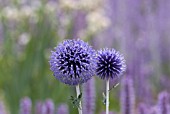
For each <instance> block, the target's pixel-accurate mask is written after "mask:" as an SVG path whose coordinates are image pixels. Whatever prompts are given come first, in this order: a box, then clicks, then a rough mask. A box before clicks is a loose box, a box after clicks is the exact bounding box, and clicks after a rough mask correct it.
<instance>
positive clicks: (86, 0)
mask: <svg viewBox="0 0 170 114" xmlns="http://www.w3.org/2000/svg"><path fill="white" fill-rule="evenodd" d="M102 4H103V0H80V1H79V7H80V8H82V9H84V10H87V11H89V10H90V11H91V10H94V9H98V8H100V7H101V6H102Z"/></svg>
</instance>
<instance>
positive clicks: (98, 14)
mask: <svg viewBox="0 0 170 114" xmlns="http://www.w3.org/2000/svg"><path fill="white" fill-rule="evenodd" d="M86 20H87V24H88V26H87V30H88V31H89V32H91V33H96V32H100V31H101V30H103V29H105V28H107V27H108V26H109V25H110V20H109V18H108V17H106V16H104V14H103V11H102V10H97V11H94V12H91V13H89V14H88V15H87V18H86Z"/></svg>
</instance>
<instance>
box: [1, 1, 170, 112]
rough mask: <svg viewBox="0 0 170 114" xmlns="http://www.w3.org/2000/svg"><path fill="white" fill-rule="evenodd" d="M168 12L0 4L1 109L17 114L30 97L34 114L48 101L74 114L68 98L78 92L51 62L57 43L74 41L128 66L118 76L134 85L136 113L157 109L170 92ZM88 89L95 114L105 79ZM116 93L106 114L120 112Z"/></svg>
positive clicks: (109, 4) (128, 5)
mask: <svg viewBox="0 0 170 114" xmlns="http://www.w3.org/2000/svg"><path fill="white" fill-rule="evenodd" d="M169 12H170V0H0V102H1V105H2V104H3V108H5V109H3V110H6V113H8V114H18V113H19V110H20V100H21V99H22V98H23V97H25V96H27V97H29V98H30V99H31V101H32V113H33V112H34V110H35V108H34V107H35V105H36V102H37V101H42V102H44V101H45V100H46V99H52V101H53V102H54V104H55V108H57V107H58V106H60V104H62V103H65V104H67V105H68V107H69V114H76V113H77V109H75V108H73V106H72V104H71V102H70V100H69V98H70V96H74V95H75V88H74V87H72V86H68V85H64V84H63V83H61V82H59V81H58V80H56V79H55V78H54V76H53V74H52V72H51V71H50V68H49V63H48V61H49V57H50V51H51V50H53V48H54V47H55V46H57V44H58V43H59V42H62V41H63V40H65V39H77V38H80V39H82V40H84V41H87V42H88V43H89V44H91V45H92V46H93V48H94V49H100V48H104V47H108V48H115V49H116V50H119V51H120V53H122V54H123V55H124V56H125V59H126V63H127V71H126V73H125V74H124V75H123V77H124V78H130V79H132V80H133V85H134V89H135V91H134V93H135V96H136V97H135V104H134V105H135V108H136V109H135V110H136V111H135V114H136V112H137V107H138V104H140V103H141V102H144V103H145V104H147V105H148V106H154V105H155V104H157V98H158V94H159V93H160V92H162V91H164V90H166V91H168V92H170V89H169V88H170V51H169V49H170V48H169V47H170V13H169ZM115 82H116V81H113V83H115ZM113 83H112V85H113ZM112 85H111V86H112ZM92 88H93V89H95V90H93V91H94V93H95V94H94V95H93V96H94V98H95V106H94V107H95V108H94V109H95V114H100V113H101V112H102V111H104V110H105V106H104V105H103V103H102V92H104V91H105V89H104V88H105V84H104V81H102V80H100V79H99V78H97V77H95V84H94V85H93V86H92ZM120 91H121V86H118V87H117V88H115V89H113V90H112V91H111V92H110V110H111V111H113V112H117V113H120V112H121V102H122V101H121V100H120V96H121V95H120V94H121V92H120ZM131 97H134V96H131ZM1 109H2V108H1ZM6 113H3V114H6Z"/></svg>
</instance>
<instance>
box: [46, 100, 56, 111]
mask: <svg viewBox="0 0 170 114" xmlns="http://www.w3.org/2000/svg"><path fill="white" fill-rule="evenodd" d="M45 106H46V113H45V114H54V111H55V108H54V103H53V101H52V100H51V99H47V100H46V102H45Z"/></svg>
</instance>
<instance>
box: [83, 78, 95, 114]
mask: <svg viewBox="0 0 170 114" xmlns="http://www.w3.org/2000/svg"><path fill="white" fill-rule="evenodd" d="M83 93H84V94H83V114H94V112H95V97H96V92H95V80H94V78H92V79H91V80H89V81H88V82H87V83H86V84H84V85H83Z"/></svg>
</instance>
